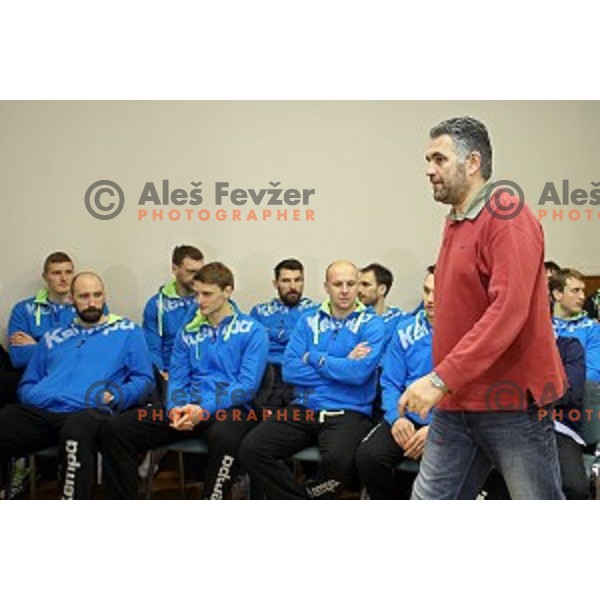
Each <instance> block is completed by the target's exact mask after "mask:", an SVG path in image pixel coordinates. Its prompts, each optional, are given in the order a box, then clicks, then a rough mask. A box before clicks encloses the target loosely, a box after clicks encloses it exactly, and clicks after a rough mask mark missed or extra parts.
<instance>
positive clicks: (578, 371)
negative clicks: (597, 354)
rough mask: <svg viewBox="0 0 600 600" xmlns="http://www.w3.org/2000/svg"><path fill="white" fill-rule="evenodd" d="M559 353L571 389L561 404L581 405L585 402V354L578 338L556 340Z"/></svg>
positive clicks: (561, 400)
mask: <svg viewBox="0 0 600 600" xmlns="http://www.w3.org/2000/svg"><path fill="white" fill-rule="evenodd" d="M556 344H557V346H558V352H559V354H560V358H561V360H562V363H563V367H564V368H565V373H566V375H567V382H568V384H569V387H568V388H567V391H566V393H565V395H564V396H563V397H562V398H561V399H560V402H561V403H574V404H579V405H580V406H581V403H582V402H583V396H584V393H585V380H586V372H585V353H584V350H583V346H582V345H581V342H580V341H579V340H578V339H577V338H571V337H559V338H558V339H557V340H556Z"/></svg>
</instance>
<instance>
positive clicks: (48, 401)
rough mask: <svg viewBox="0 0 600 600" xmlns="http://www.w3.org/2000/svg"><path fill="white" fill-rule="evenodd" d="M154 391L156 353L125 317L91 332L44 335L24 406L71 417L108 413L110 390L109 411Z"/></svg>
mask: <svg viewBox="0 0 600 600" xmlns="http://www.w3.org/2000/svg"><path fill="white" fill-rule="evenodd" d="M153 387H154V375H153V373H152V363H151V361H150V354H149V352H148V347H147V346H146V340H145V339H144V334H143V333H142V330H141V328H140V327H139V326H138V325H136V324H135V323H133V322H132V321H130V320H129V319H125V318H123V317H118V316H116V315H109V316H108V321H107V322H106V323H103V324H101V325H97V326H95V327H91V328H84V327H81V325H80V324H79V322H78V321H75V322H73V323H71V325H69V326H68V327H59V328H58V329H54V330H52V331H48V332H46V333H45V334H44V336H43V337H42V339H41V340H40V342H39V343H38V344H37V346H36V349H35V351H34V353H33V356H32V358H31V360H30V361H29V365H28V366H27V369H26V370H25V373H23V377H22V379H21V384H20V386H19V398H20V400H21V402H22V403H23V404H29V405H31V406H36V407H38V408H43V409H45V410H49V411H51V412H59V413H70V412H74V411H77V410H83V409H86V408H104V407H103V406H102V401H101V397H102V395H103V391H104V390H105V389H108V390H109V391H110V392H111V393H112V394H113V396H114V397H115V398H114V401H113V403H112V406H111V405H107V406H106V407H105V408H106V409H107V410H111V409H116V408H118V409H120V410H122V409H124V408H129V407H130V406H134V405H135V404H137V403H138V402H139V401H140V400H141V399H142V398H143V397H145V396H146V395H147V394H149V393H150V392H151V391H152V389H153Z"/></svg>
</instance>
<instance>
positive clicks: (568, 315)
mask: <svg viewBox="0 0 600 600" xmlns="http://www.w3.org/2000/svg"><path fill="white" fill-rule="evenodd" d="M583 279H584V276H583V274H582V273H580V272H579V271H576V270H575V269H560V270H559V271H557V272H556V273H555V274H554V275H553V276H552V277H551V278H550V281H549V287H550V294H551V295H552V301H553V313H554V316H553V318H552V325H553V326H554V331H555V332H556V335H557V336H559V337H575V338H577V339H578V340H579V342H580V343H581V345H582V346H583V351H584V352H585V364H586V377H587V379H588V380H591V381H600V324H598V323H597V322H596V321H594V320H593V319H590V318H589V317H588V316H587V313H586V312H585V311H584V310H583V304H584V302H585V282H584V280H583Z"/></svg>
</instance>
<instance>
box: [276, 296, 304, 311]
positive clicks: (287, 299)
mask: <svg viewBox="0 0 600 600" xmlns="http://www.w3.org/2000/svg"><path fill="white" fill-rule="evenodd" d="M290 294H291V292H288V293H287V294H281V293H280V294H279V299H280V300H281V301H282V302H283V303H284V304H285V305H286V306H289V307H292V308H293V307H294V306H297V305H298V303H299V302H300V298H301V297H302V294H294V296H293V297H292V298H290Z"/></svg>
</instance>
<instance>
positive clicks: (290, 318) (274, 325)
mask: <svg viewBox="0 0 600 600" xmlns="http://www.w3.org/2000/svg"><path fill="white" fill-rule="evenodd" d="M273 287H274V288H275V289H276V290H277V296H278V297H277V298H273V299H272V300H270V301H269V302H263V303H262V304H257V305H256V306H254V307H253V308H252V310H251V311H250V316H251V317H253V318H254V319H256V320H257V321H258V322H259V323H261V324H262V325H263V326H264V328H265V329H266V330H267V333H268V334H269V363H270V364H271V365H273V375H274V378H275V382H274V386H273V391H272V393H271V394H270V397H269V398H265V399H264V401H262V402H261V405H262V406H271V407H273V406H283V405H285V404H289V402H290V401H291V400H292V397H293V389H292V388H291V386H289V385H286V384H284V383H283V381H282V379H281V365H282V363H283V353H284V352H285V348H286V346H287V344H288V342H289V341H290V336H291V334H292V331H293V330H294V327H295V326H296V323H297V322H298V319H299V318H300V316H301V315H302V314H303V313H304V312H306V311H307V310H310V309H313V308H315V307H316V304H315V303H314V302H313V301H312V300H310V299H309V298H304V297H303V296H302V292H303V291H304V266H303V265H302V263H301V262H300V261H299V260H296V259H295V258H288V259H285V260H282V261H281V262H279V263H278V264H277V265H276V267H275V279H274V280H273Z"/></svg>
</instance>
